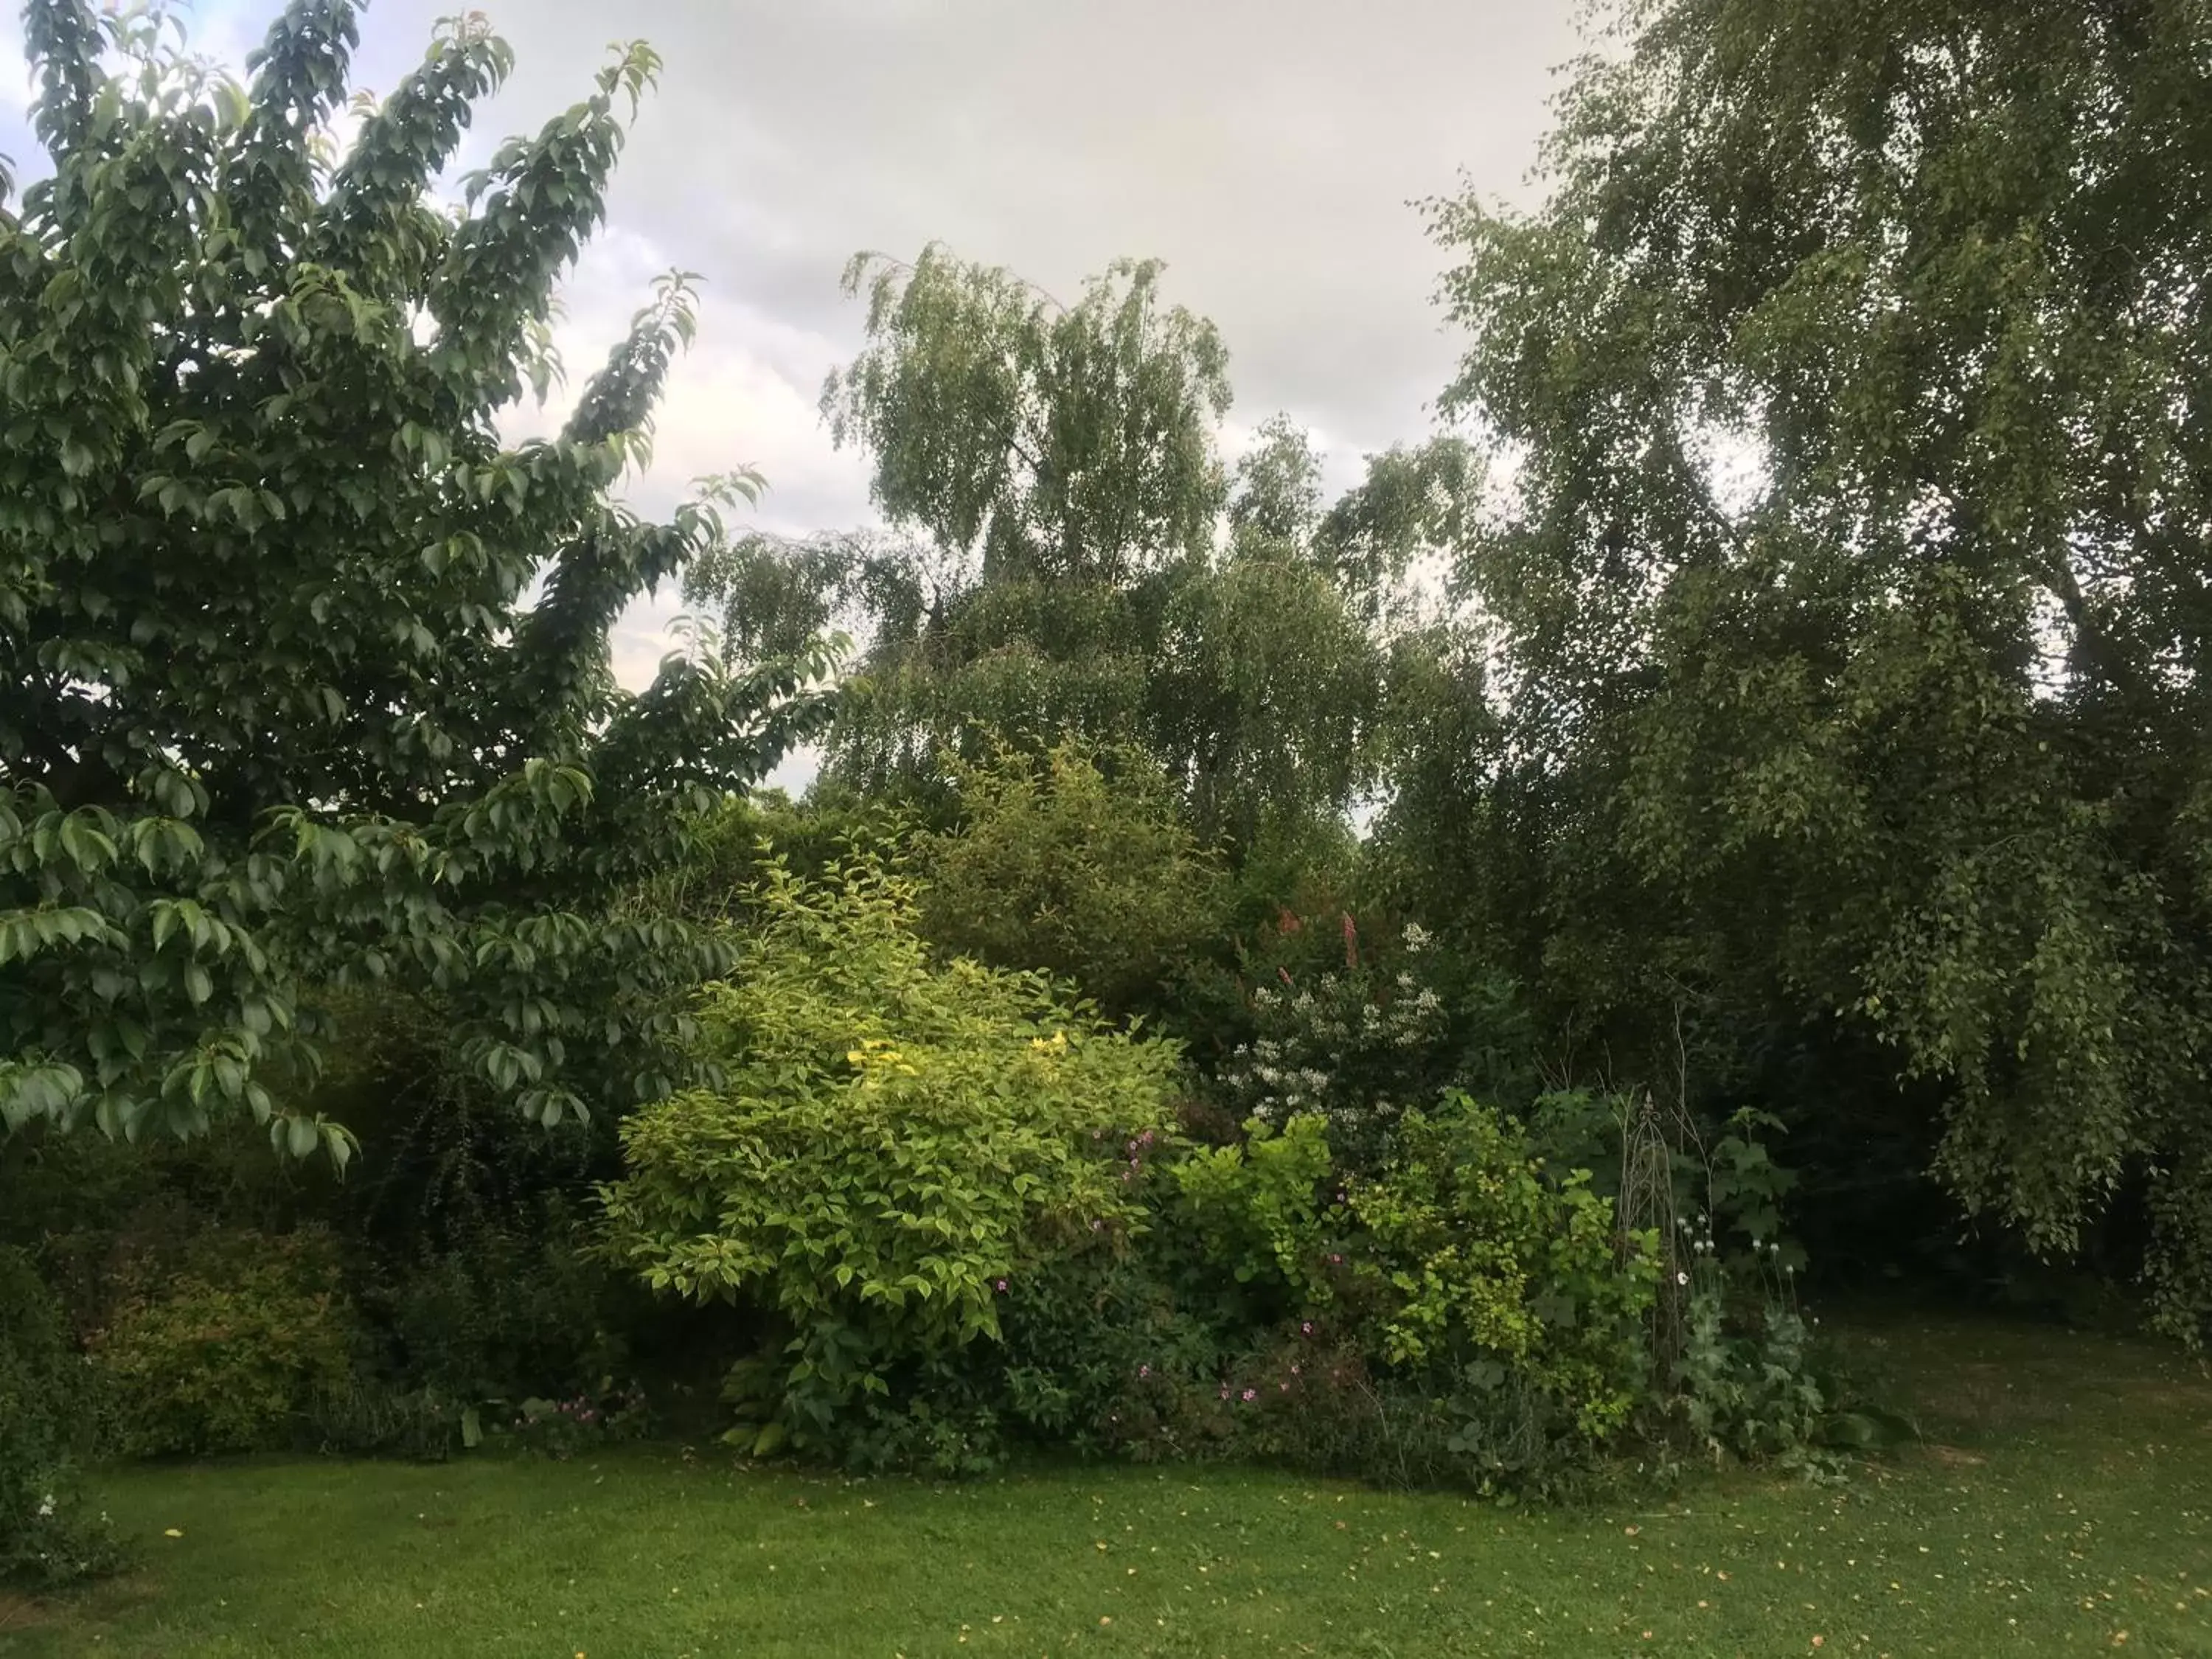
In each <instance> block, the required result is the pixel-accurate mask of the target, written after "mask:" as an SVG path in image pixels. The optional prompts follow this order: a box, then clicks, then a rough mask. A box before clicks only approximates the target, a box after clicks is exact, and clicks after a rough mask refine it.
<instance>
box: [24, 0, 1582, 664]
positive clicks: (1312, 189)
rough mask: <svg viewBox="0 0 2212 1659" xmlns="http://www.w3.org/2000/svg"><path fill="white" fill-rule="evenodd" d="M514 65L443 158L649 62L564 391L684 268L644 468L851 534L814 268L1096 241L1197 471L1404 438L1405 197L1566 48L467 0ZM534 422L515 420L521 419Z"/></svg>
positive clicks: (1422, 420)
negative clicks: (1217, 455) (1218, 405)
mask: <svg viewBox="0 0 2212 1659" xmlns="http://www.w3.org/2000/svg"><path fill="white" fill-rule="evenodd" d="M458 4H459V0H374V3H372V4H370V5H369V6H368V9H367V10H366V13H365V14H364V16H363V20H362V46H361V49H360V51H359V52H358V53H357V54H356V59H355V84H356V87H357V88H362V87H365V88H368V89H369V90H371V91H372V92H377V93H382V92H387V91H389V90H390V88H392V85H393V84H394V83H395V82H397V81H398V78H399V77H400V76H402V75H403V74H404V73H405V71H406V70H407V69H408V68H409V67H410V66H411V65H412V64H414V63H415V62H416V61H417V60H418V59H419V58H420V56H421V53H422V47H423V45H424V43H425V42H426V41H427V40H428V39H429V36H430V32H431V29H432V27H433V25H434V23H435V20H436V19H437V18H438V17H439V16H440V15H443V14H445V13H447V12H448V11H451V10H453V9H457V6H458ZM278 9H280V5H279V0H197V4H194V5H192V6H191V7H189V8H187V9H186V15H187V16H188V18H189V20H190V23H189V26H190V28H191V40H192V45H193V47H194V49H195V50H196V51H198V52H203V53H204V54H206V55H208V56H210V57H212V58H216V60H217V61H219V62H223V63H227V64H230V65H231V66H233V67H234V68H235V69H239V70H242V69H243V64H244V60H245V57H246V52H248V51H249V50H250V49H251V47H252V46H253V44H254V43H255V41H256V40H258V38H259V36H260V34H261V32H262V30H263V29H264V27H266V25H267V22H268V21H269V20H270V17H271V16H273V15H275V14H276V11H277V10H278ZM487 9H488V11H489V15H490V19H491V21H492V23H493V25H494V27H495V28H497V29H498V30H499V32H500V33H502V34H503V35H505V36H506V38H507V40H508V41H509V42H510V43H511V44H512V45H513V47H514V50H515V54H516V67H515V73H514V75H513V77H512V78H511V79H510V80H509V81H508V82H507V86H506V87H505V88H503V89H502V91H501V94H499V96H498V98H497V99H496V100H494V101H493V102H492V103H491V104H489V106H487V107H485V108H484V109H483V111H482V112H480V114H479V117H478V118H477V123H476V125H475V128H474V130H473V131H472V134H471V139H470V141H469V143H468V146H467V148H466V149H465V152H464V154H463V155H461V157H460V158H459V161H457V164H456V171H457V172H458V171H465V170H466V169H467V168H469V167H475V166H479V165H481V164H482V163H483V161H484V160H485V159H486V158H487V157H488V156H489V153H490V151H491V150H492V149H493V148H495V146H496V144H497V143H499V141H500V140H501V139H502V138H503V137H506V136H507V135H508V134H510V133H513V132H517V131H535V130H536V128H537V127H538V125H540V124H542V123H543V122H544V120H546V119H548V118H550V117H552V116H555V115H557V114H558V113H559V112H561V111H562V109H564V108H566V107H567V106H568V105H569V104H570V103H572V102H574V101H575V100H577V99H579V98H580V97H582V96H584V95H586V94H588V92H589V91H590V77H591V76H592V72H593V71H594V70H596V69H597V68H599V66H600V65H601V64H603V63H605V61H606V59H607V57H608V47H609V46H610V44H611V39H612V37H614V36H615V35H617V34H620V35H622V36H624V37H629V36H639V37H642V38H644V39H646V40H649V41H650V42H651V43H652V44H653V46H654V47H655V48H656V49H657V50H658V51H659V52H660V53H661V54H662V56H663V58H664V59H665V68H664V70H663V73H662V76H661V82H660V85H659V90H658V92H657V93H656V94H654V95H653V98H652V99H651V100H649V101H648V102H647V105H646V106H645V107H644V109H643V111H642V112H641V115H640V117H639V119H638V121H637V124H636V126H635V131H633V133H632V135H631V138H630V142H629V148H628V150H627V152H626V153H625V155H624V157H623V163H622V166H621V168H620V171H619V173H618V175H617V179H616V181H615V185H614V187H613V190H612V192H611V199H610V203H609V210H608V220H607V225H606V228H605V230H604V231H603V233H602V234H601V235H600V236H599V240H597V242H596V243H595V244H594V245H593V246H592V248H591V249H590V251H589V252H587V254H586V256H585V258H583V260H582V261H581V262H580V264H579V265H578V267H577V269H576V270H574V273H573V274H572V276H571V277H570V279H569V281H568V284H567V286H566V289H565V291H564V303H565V307H566V315H565V318H564V319H563V321H562V325H561V327H560V330H559V336H558V337H559V342H560V345H561V349H562V356H563V357H564V358H565V360H566V362H567V365H568V372H569V378H568V387H567V396H568V397H573V396H574V393H575V392H578V391H579V390H580V389H581V386H582V384H583V382H584V380H585V379H586V375H587V374H588V373H589V372H590V370H591V368H592V367H594V366H595V365H596V364H597V363H598V362H599V361H600V360H601V359H602V358H603V357H604V356H605V351H606V349H607V348H608V347H609V346H610V345H611V343H614V342H615V341H616V340H617V339H618V338H619V337H621V335H622V333H623V329H624V327H625V325H626V324H627V322H628V319H629V316H630V314H631V313H632V312H634V311H635V309H636V308H637V307H639V306H640V305H641V304H642V303H643V302H644V301H645V300H646V299H647V296H648V295H649V292H650V289H651V284H652V281H653V277H654V276H655V275H657V274H658V273H659V272H661V271H663V270H668V269H671V268H678V267H680V268H683V269H686V270H693V271H696V272H699V273H701V274H702V276H703V278H704V286H703V288H702V302H701V308H700V334H699V339H698V343H697V344H696V346H695V347H694V349H692V351H691V353H690V356H688V357H687V358H686V359H685V360H684V362H682V363H681V364H680V365H679V366H678V369H677V371H676V374H675V375H674V377H673V379H672V380H671V386H670V389H669V395H668V398H667V400H666V402H665V404H664V406H663V408H662V410H661V415H660V419H659V432H658V437H657V441H656V446H655V459H654V465H653V470H652V471H651V472H650V473H649V474H648V475H647V476H645V477H641V478H639V479H637V480H635V481H634V482H633V483H631V485H630V486H629V495H630V497H631V499H632V500H633V501H635V504H636V505H637V506H638V507H641V509H644V510H648V511H651V510H656V509H665V507H667V506H669V505H670V504H671V503H672V502H673V501H676V500H678V499H679V498H680V496H681V495H683V493H684V488H685V486H686V484H687V483H688V482H689V481H690V479H692V478H694V477H697V476H699V475H702V474H704V473H708V472H715V471H725V470H726V469H728V468H730V467H732V466H736V465H754V466H757V467H758V468H759V469H760V470H761V471H763V472H764V473H765V474H766V475H767V477H768V480H769V487H770V488H769V495H767V496H766V498H765V499H764V500H763V502H762V503H761V506H760V507H759V508H758V509H757V515H756V517H757V522H758V523H759V524H760V525H761V526H763V527H764V528H768V529H771V530H775V531H779V532H787V533H799V532H809V531H814V530H826V529H837V528H846V527H850V526H859V525H863V524H867V523H871V522H872V521H873V520H872V512H871V509H870V506H869V502H868V498H867V480H866V471H865V468H864V466H863V465H862V464H861V462H860V459H859V457H858V456H856V455H855V454H854V453H851V452H849V451H848V452H842V453H841V452H839V451H838V450H836V448H835V447H833V446H832V445H831V443H830V441H829V435H828V433H827V431H826V430H825V429H824V428H823V422H822V420H821V417H820V416H819V413H818V411H817V400H818V398H819V395H820V390H821V385H822V380H823V375H824V374H826V373H827V372H828V371H829V369H830V368H833V367H835V366H836V365H838V364H840V363H842V362H846V361H848V359H849V358H850V357H851V356H853V355H854V352H855V350H856V349H858V347H859V344H860V307H859V306H858V304H857V302H854V301H849V300H847V299H846V298H845V297H844V296H843V295H842V293H841V291H840V289H839V285H838V276H839V273H840V271H841V270H842V267H843V265H844V264H845V263H846V261H847V260H848V258H850V257H851V256H852V255H853V254H854V252H859V251H860V250H862V249H870V250H876V251H881V252H889V253H892V254H895V255H899V256H902V257H910V256H911V255H913V254H914V253H915V252H917V251H918V250H919V249H920V248H921V246H923V245H924V244H926V243H927V242H929V241H931V240H940V241H943V242H945V243H946V244H948V245H949V246H951V249H952V250H953V251H954V252H957V253H958V254H959V255H960V256H961V257H963V258H969V259H977V260H982V261H985V262H987V263H990V264H1003V265H1006V266H1009V267H1011V268H1012V269H1013V270H1018V271H1019V272H1020V273H1021V274H1022V275H1023V276H1026V277H1028V278H1029V279H1030V280H1031V281H1033V282H1035V283H1038V284H1040V285H1041V286H1042V287H1043V288H1045V289H1047V290H1048V291H1049V292H1052V293H1054V294H1060V295H1071V294H1073V292H1075V291H1076V290H1078V289H1079V288H1080V286H1081V283H1082V281H1083V279H1084V277H1085V276H1088V275H1090V274H1091V273H1093V272H1096V271H1097V270H1099V269H1101V268H1102V267H1103V266H1104V265H1105V264H1107V263H1108V262H1109V261H1110V260H1112V259H1114V258H1119V257H1122V256H1131V257H1152V258H1161V259H1164V261H1166V263H1167V266H1168V271H1167V276H1166V283H1165V286H1166V291H1167V295H1168V297H1169V298H1170V300H1172V301H1175V302H1176V303H1179V304H1182V305H1184V306H1187V307H1189V308H1190V309H1192V310H1194V311H1195V312H1198V313H1201V314H1203V315H1206V316H1208V317H1210V318H1212V319H1213V321H1214V322H1215V323H1216V324H1217V325H1218V326H1219V328H1220V330H1221V332H1222V334H1223V337H1224V338H1225V341H1226V343H1227V344H1228V346H1229V349H1230V352H1231V378H1232V380H1233V381H1234V383H1235V386H1236V390H1237V404H1236V407H1235V408H1234V410H1232V411H1231V419H1230V423H1229V426H1228V427H1227V428H1226V429H1225V433H1224V441H1225V448H1227V449H1228V450H1229V451H1230V453H1232V454H1233V453H1235V451H1236V449H1237V447H1238V445H1239V443H1240V442H1241V441H1243V439H1244V437H1245V436H1246V435H1249V433H1250V431H1251V430H1252V429H1253V428H1256V427H1257V426H1258V425H1259V424H1260V423H1261V422H1262V421H1263V420H1265V419H1266V418H1267V416H1269V415H1271V414H1273V413H1274V412H1276V411H1277V410H1287V411H1288V412H1290V413H1291V415H1292V416H1294V417H1295V418H1296V419H1297V420H1298V421H1299V422H1301V423H1302V424H1304V426H1306V427H1307V428H1309V429H1310V430H1311V431H1312V432H1313V433H1314V434H1315V435H1316V438H1317V440H1318V441H1319V442H1320V444H1321V445H1322V447H1324V448H1325V449H1326V450H1327V452H1328V456H1329V482H1330V483H1332V484H1334V485H1336V486H1342V485H1344V484H1346V483H1350V482H1352V480H1353V479H1354V478H1355V477H1357V475H1358V469H1359V465H1360V458H1361V457H1362V456H1363V455H1364V454H1366V453H1370V452H1373V451H1376V450H1379V449H1382V448H1385V447H1389V445H1390V444H1392V443H1394V442H1398V441H1419V439H1420V438H1422V437H1423V436H1425V435H1426V434H1427V433H1428V432H1429V431H1430V430H1431V428H1432V426H1433V424H1434V422H1433V416H1432V415H1431V410H1430V405H1431V402H1432V400H1433V399H1434V398H1435V397H1436V396H1437V393H1438V392H1440V391H1441V390H1442V388H1443V385H1444V383H1445V381H1446V380H1447V379H1448V378H1449V374H1450V372H1451V368H1452V366H1453V363H1454V362H1455V359H1456V356H1457V353H1458V349H1459V347H1458V343H1457V342H1455V340H1454V339H1453V338H1452V337H1451V336H1450V334H1449V332H1448V331H1446V329H1445V327H1444V325H1443V321H1442V318H1441V315H1440V313H1438V312H1437V307H1436V306H1435V304H1434V294H1435V290H1436V287H1437V279H1438V277H1439V276H1440V275H1441V273H1442V270H1443V265H1444V263H1445V256H1444V254H1443V251H1442V250H1440V249H1438V248H1437V247H1436V246H1434V245H1433V244H1432V243H1431V241H1430V240H1428V237H1427V235H1426V234H1425V229H1424V226H1423V222H1422V219H1421V216H1420V214H1419V210H1417V209H1416V208H1415V207H1414V206H1413V205H1412V204H1413V203H1414V202H1416V201H1418V200H1419V199H1421V198H1425V197H1431V196H1435V195H1437V194H1441V193H1446V192H1451V191H1455V190H1457V189H1459V188H1461V187H1462V178H1463V179H1464V180H1465V183H1466V184H1467V185H1471V186H1472V187H1473V188H1474V189H1475V190H1476V191H1480V193H1481V194H1482V195H1483V196H1484V197H1486V198H1492V199H1495V200H1498V201H1503V202H1506V203H1516V204H1529V203H1531V202H1532V199H1533V195H1534V191H1533V189H1532V186H1531V185H1530V184H1529V183H1528V173H1529V170H1530V169H1531V167H1533V166H1534V161H1535V159H1536V147H1537V143H1538V140H1539V137H1541V133H1542V131H1543V130H1544V127H1545V125H1546V121H1547V104H1548V100H1549V99H1550V97H1551V95H1552V94H1553V91H1554V89H1555V88H1556V86H1557V84H1558V82H1557V81H1556V79H1555V76H1554V75H1553V69H1554V66H1556V65H1558V64H1561V63H1563V62H1564V61H1565V60H1566V59H1567V58H1569V57H1570V56H1571V54H1572V53H1573V52H1574V51H1575V50H1576V49H1577V35H1576V33H1575V28H1574V17H1575V15H1576V12H1577V5H1576V3H1575V0H1358V3H1350V0H1333V3H1332V0H627V3H624V4H622V5H619V6H609V5H607V4H605V3H604V0H488V5H487ZM14 14H15V7H14V6H13V5H9V7H8V8H7V15H6V16H5V18H4V20H0V153H4V154H7V155H10V156H12V157H13V158H15V161H16V162H17V163H18V164H19V166H21V167H23V169H24V170H25V171H27V172H34V171H37V170H38V169H37V167H36V166H35V155H36V145H35V142H34V141H33V139H32V137H31V136H30V134H29V132H28V131H27V127H26V125H25V122H24V105H25V102H26V100H27V96H28V87H27V76H26V74H25V71H24V70H23V69H22V67H21V64H22V55H21V27H20V24H19V23H18V22H17V21H15V15H14ZM562 398H563V393H562V392H559V391H556V392H555V394H554V399H553V406H552V407H550V408H549V409H548V410H544V411H542V412H540V411H536V410H526V411H523V412H521V413H520V414H519V415H518V416H517V418H516V420H515V422H514V426H515V429H516V430H517V431H518V432H520V431H524V430H538V429H543V428H548V427H550V426H553V425H556V424H557V423H558V422H559V419H560V417H561V415H562V408H561V404H562ZM677 610H678V604H677V596H676V595H675V594H674V593H673V592H663V593H661V594H660V595H659V596H656V597H655V598H654V599H650V600H645V601H641V602H640V603H639V604H638V605H635V606H634V607H633V608H632V610H631V611H630V612H629V614H628V615H627V616H626V617H624V618H623V623H622V625H621V626H620V627H619V628H618V629H617V634H616V638H615V641H614V645H615V656H616V664H617V672H618V673H619V674H620V675H621V677H622V678H623V680H624V681H625V682H626V683H628V684H643V683H644V682H645V681H647V680H648V679H649V678H651V675H652V671H653V665H654V664H655V663H656V662H657V661H658V660H659V657H660V655H661V653H663V652H664V651H665V650H666V649H668V648H670V645H671V641H670V639H669V636H668V635H667V633H666V629H667V628H668V625H669V623H671V621H672V620H673V618H674V617H675V615H676V612H677Z"/></svg>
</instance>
